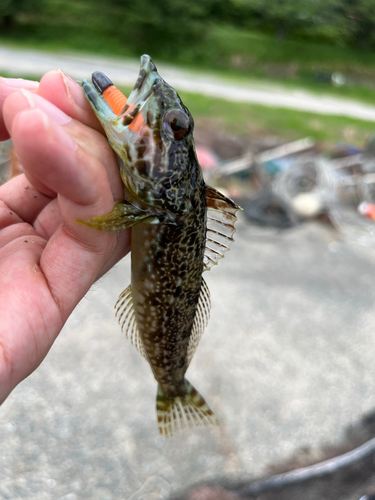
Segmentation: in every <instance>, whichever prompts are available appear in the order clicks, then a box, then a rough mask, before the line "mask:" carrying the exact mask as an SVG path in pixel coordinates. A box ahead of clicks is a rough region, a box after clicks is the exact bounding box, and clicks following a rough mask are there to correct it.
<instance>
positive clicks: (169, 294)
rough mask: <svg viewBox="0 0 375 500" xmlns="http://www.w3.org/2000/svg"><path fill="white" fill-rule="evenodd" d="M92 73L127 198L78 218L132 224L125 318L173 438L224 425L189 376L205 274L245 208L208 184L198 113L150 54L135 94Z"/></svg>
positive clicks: (90, 86) (96, 105)
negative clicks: (197, 139) (199, 148)
mask: <svg viewBox="0 0 375 500" xmlns="http://www.w3.org/2000/svg"><path fill="white" fill-rule="evenodd" d="M91 79H92V83H90V82H88V81H87V80H83V82H82V86H83V91H84V93H85V95H86V97H87V99H88V101H89V102H90V104H91V106H92V109H93V111H94V113H95V115H96V116H97V118H98V119H99V121H100V123H101V125H102V127H103V129H104V131H105V133H106V136H107V139H108V142H109V144H110V146H111V147H112V149H113V150H114V152H115V153H116V155H117V160H118V164H119V169H120V175H121V179H122V182H123V184H124V196H123V198H122V199H120V200H117V201H116V202H115V205H114V208H113V210H112V211H111V212H110V213H109V214H104V215H98V216H96V217H94V218H92V219H89V220H84V221H79V222H81V223H83V224H85V225H87V226H89V227H92V228H95V229H100V230H105V231H119V230H121V229H124V228H131V283H130V285H129V286H128V287H127V288H126V289H125V290H124V291H123V292H122V293H121V295H120V296H119V299H118V301H117V303H116V306H115V308H116V316H117V317H118V320H119V323H120V325H121V327H122V330H123V331H124V332H125V333H126V336H127V337H128V338H130V340H131V342H132V344H133V345H134V346H135V347H136V348H137V349H138V351H139V352H140V353H141V354H142V355H143V357H144V358H146V360H147V361H148V363H149V364H150V367H151V370H152V372H153V374H154V377H155V379H156V381H157V382H158V389H157V397H156V412H157V420H158V427H159V432H160V433H161V434H162V435H163V436H166V437H170V436H173V435H175V434H176V433H178V432H180V431H182V430H183V429H185V428H193V427H198V426H203V425H217V424H218V421H217V419H216V417H215V415H214V413H213V411H212V410H211V408H210V406H209V405H208V403H207V402H206V400H205V399H204V397H203V396H202V395H201V394H200V393H199V392H198V391H197V390H196V389H195V388H194V387H193V385H192V384H191V383H190V382H189V381H188V380H187V378H186V377H185V373H186V371H187V369H188V367H189V364H190V362H191V360H192V358H193V355H194V353H195V350H196V348H197V345H198V343H199V340H200V338H201V336H202V334H203V331H204V329H205V327H206V325H207V322H208V318H209V314H210V307H211V303H210V293H209V289H208V286H207V284H206V282H205V281H204V279H203V276H202V275H203V272H204V271H206V270H209V269H210V268H211V267H212V266H213V265H215V264H217V262H218V260H219V259H220V258H221V257H223V255H224V253H225V252H226V251H227V250H228V249H229V245H230V243H232V241H233V235H234V233H235V231H236V230H235V228H234V223H235V221H236V220H237V217H236V212H237V211H238V210H239V209H240V207H238V206H237V205H236V204H235V203H234V202H233V201H232V200H230V199H229V198H227V197H226V196H224V195H223V194H221V193H220V192H219V191H217V190H216V189H214V188H212V187H210V186H208V185H206V183H205V181H204V179H203V174H202V170H201V167H200V165H199V163H198V159H197V155H196V152H195V146H194V138H193V129H194V121H193V117H192V116H191V114H190V112H189V110H188V109H187V107H186V106H185V105H184V104H183V102H182V100H181V98H180V96H179V95H178V93H177V92H176V90H175V89H174V88H173V87H171V86H170V85H169V84H168V83H166V82H165V81H164V79H163V78H162V77H161V76H160V75H159V73H158V71H157V68H156V66H155V64H154V63H153V61H152V60H151V58H150V56H148V55H143V56H142V57H141V66H140V71H139V75H138V79H137V81H136V83H135V86H134V89H133V90H132V92H131V93H130V95H129V97H128V98H126V97H125V96H124V95H123V94H122V96H121V92H120V91H119V90H118V89H117V88H116V87H115V86H114V85H113V83H112V81H111V80H110V79H109V78H108V77H107V76H106V75H104V73H101V72H99V71H97V72H95V73H93V74H92V77H91ZM111 95H112V96H114V97H111Z"/></svg>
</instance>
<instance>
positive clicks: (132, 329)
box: [115, 285, 147, 359]
mask: <svg viewBox="0 0 375 500" xmlns="http://www.w3.org/2000/svg"><path fill="white" fill-rule="evenodd" d="M115 309H116V318H118V322H119V324H120V325H121V331H123V332H125V333H126V338H127V339H128V338H130V341H131V343H132V344H133V345H134V346H135V348H136V349H137V350H138V351H139V352H140V353H141V354H142V356H143V357H144V358H146V359H147V356H146V353H145V349H144V347H143V342H142V339H141V336H140V335H139V330H138V326H137V320H136V317H135V312H134V306H133V296H132V289H131V285H129V286H128V288H126V289H125V290H124V291H123V292H122V293H121V294H120V296H119V298H118V301H117V302H116V304H115Z"/></svg>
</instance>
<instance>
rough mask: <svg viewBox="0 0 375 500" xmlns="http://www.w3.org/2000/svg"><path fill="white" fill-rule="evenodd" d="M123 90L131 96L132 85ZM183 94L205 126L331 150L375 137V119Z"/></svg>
mask: <svg viewBox="0 0 375 500" xmlns="http://www.w3.org/2000/svg"><path fill="white" fill-rule="evenodd" d="M2 76H6V77H14V76H15V75H11V74H9V73H8V74H3V75H2ZM30 79H35V77H32V78H30ZM121 90H122V91H123V92H124V93H125V95H129V93H130V91H131V88H128V87H122V88H121ZM180 95H181V98H182V99H183V101H184V103H185V104H186V106H187V107H188V108H189V110H190V112H191V114H192V115H193V117H194V120H195V121H196V122H197V123H198V122H203V121H204V124H205V126H208V127H219V128H221V129H224V130H226V131H227V132H229V133H233V134H239V135H243V136H247V137H249V138H253V137H256V136H258V137H259V136H267V135H274V136H278V137H280V138H281V139H283V140H286V141H288V140H295V139H299V138H301V137H308V136H309V137H313V138H314V139H315V140H316V141H318V142H319V143H321V144H322V146H324V147H325V148H328V149H330V148H331V147H333V145H334V144H337V143H340V142H342V143H348V144H351V145H356V146H358V147H363V146H364V145H365V144H366V142H367V141H368V140H369V139H370V138H371V137H372V136H375V122H366V121H362V120H356V119H352V118H347V117H341V116H326V115H319V114H314V113H307V112H302V111H296V110H288V109H281V108H269V107H266V106H261V105H255V104H248V103H237V102H229V101H225V100H224V99H217V98H210V97H206V96H202V95H199V94H192V93H188V92H180Z"/></svg>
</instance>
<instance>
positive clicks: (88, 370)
mask: <svg viewBox="0 0 375 500" xmlns="http://www.w3.org/2000/svg"><path fill="white" fill-rule="evenodd" d="M333 239H334V235H333V233H331V232H329V230H327V229H326V228H325V227H323V226H320V225H318V224H316V223H308V224H304V225H300V226H299V227H297V228H296V229H294V230H290V231H288V232H283V233H277V232H275V231H271V230H269V229H260V228H255V227H253V226H251V225H249V224H248V223H247V222H246V221H245V220H244V219H242V218H241V219H240V220H239V222H238V233H236V235H235V240H236V241H235V243H234V244H233V246H232V250H231V251H230V252H229V253H228V254H227V255H226V257H225V258H224V259H223V260H222V261H220V262H219V265H218V266H217V267H216V268H214V269H213V270H211V271H210V272H209V273H205V279H206V281H207V283H208V285H209V287H210V290H211V300H212V310H211V319H210V322H209V326H208V328H207V330H206V332H205V334H204V336H203V338H202V340H201V342H200V345H199V346H198V350H197V352H196V354H195V357H194V359H193V361H192V364H191V366H190V368H189V370H188V378H189V380H190V381H191V382H192V383H193V384H194V385H195V386H196V387H197V388H198V389H199V390H200V392H201V393H202V394H203V395H204V396H205V397H206V399H207V401H208V402H209V403H210V405H211V407H212V408H213V410H214V411H215V413H216V415H217V417H218V419H219V420H220V424H221V425H220V428H219V429H203V430H199V431H194V432H186V433H184V434H182V435H180V436H179V437H176V438H174V439H170V440H164V439H163V438H161V437H159V435H158V432H157V427H156V417H155V395H156V382H155V380H154V379H153V376H152V374H151V370H150V368H149V366H148V365H147V363H146V361H145V360H144V359H143V358H142V357H141V356H140V355H139V353H138V352H137V351H136V350H135V348H134V347H133V346H132V345H131V344H130V342H129V341H127V340H126V338H125V336H124V334H122V333H121V331H120V327H119V326H118V324H117V321H116V319H115V317H114V308H113V306H114V303H115V301H116V299H117V296H118V295H119V293H120V292H121V291H122V290H123V289H124V288H125V287H126V286H127V285H128V283H129V266H130V261H129V258H126V259H124V260H123V261H122V262H121V263H120V264H119V265H118V266H117V267H116V268H115V269H113V270H112V271H111V272H110V273H109V274H108V275H107V276H105V277H104V278H103V279H102V280H101V281H100V282H98V283H97V284H96V285H95V286H94V287H93V288H92V290H91V291H90V292H89V293H88V294H87V296H86V297H85V298H84V299H83V300H82V302H81V303H80V304H79V305H78V307H77V308H76V310H75V311H74V313H73V314H72V316H71V318H70V319H69V321H68V322H67V324H66V326H65V328H64V330H63V331H62V333H61V335H60V337H59V338H58V340H57V341H56V343H55V345H54V347H53V348H52V350H51V352H50V353H49V355H48V356H47V359H46V360H45V361H44V363H43V364H42V365H41V366H40V368H39V369H38V370H37V371H36V372H35V373H34V374H33V375H32V376H30V377H29V378H28V379H27V380H26V381H24V382H23V383H22V384H21V385H20V386H19V387H18V388H17V389H16V390H15V391H14V392H13V394H12V395H11V396H10V397H9V398H8V400H7V401H6V402H5V403H4V405H3V406H2V407H1V409H0V443H1V447H0V499H1V500H3V499H4V500H5V499H7V500H8V499H11V500H17V499H22V500H78V499H79V500H80V499H90V500H93V499H94V500H125V499H129V498H130V497H131V496H132V495H134V496H132V500H141V499H142V500H157V499H159V500H161V499H166V498H168V495H169V494H172V493H175V492H176V491H178V490H180V489H181V490H182V489H186V488H187V487H188V486H189V485H190V484H193V483H198V482H200V481H203V480H212V479H215V478H220V479H223V478H228V479H233V478H237V477H238V478H241V479H242V480H243V479H246V478H248V479H251V478H254V477H256V476H260V475H262V474H265V473H267V470H268V467H269V466H270V465H271V464H275V463H277V462H280V461H282V460H285V459H287V458H288V457H290V456H291V455H292V454H293V452H294V451H295V450H297V449H299V448H301V447H310V448H311V450H312V453H314V450H318V448H320V447H321V446H323V445H325V444H330V445H335V444H338V443H340V441H341V440H342V439H343V437H344V429H345V428H346V427H347V425H348V424H350V422H352V421H353V420H355V419H357V418H359V417H360V416H361V415H362V414H364V413H366V412H368V411H370V410H372V409H374V407H375V363H374V358H375V336H374V330H375V314H374V311H373V304H374V299H375V283H374V279H373V272H374V266H375V250H374V248H371V247H362V246H359V245H356V244H355V243H350V242H346V241H338V242H337V241H336V242H335V241H333ZM142 487H143V489H141V488H142ZM140 489H141V491H140ZM137 492H138V493H137Z"/></svg>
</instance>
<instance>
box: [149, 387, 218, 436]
mask: <svg viewBox="0 0 375 500" xmlns="http://www.w3.org/2000/svg"><path fill="white" fill-rule="evenodd" d="M185 389H186V393H185V395H184V396H181V397H180V396H178V397H175V398H170V397H168V396H165V395H164V393H163V390H162V388H161V386H160V384H159V385H158V394H157V398H156V413H157V417H158V425H159V432H160V434H162V435H163V436H165V437H172V436H173V435H174V434H177V433H178V432H181V431H182V430H184V429H188V428H194V427H202V426H204V425H219V423H218V421H217V420H216V417H215V415H214V413H213V411H212V410H211V408H210V407H209V406H208V404H207V403H206V401H205V400H204V398H203V397H202V396H201V395H200V394H199V392H198V391H197V390H196V389H195V388H194V387H193V386H192V385H191V383H190V382H189V381H188V380H186V379H185Z"/></svg>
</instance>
